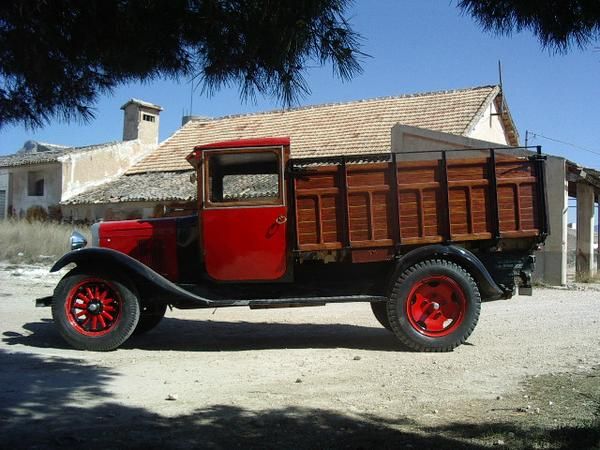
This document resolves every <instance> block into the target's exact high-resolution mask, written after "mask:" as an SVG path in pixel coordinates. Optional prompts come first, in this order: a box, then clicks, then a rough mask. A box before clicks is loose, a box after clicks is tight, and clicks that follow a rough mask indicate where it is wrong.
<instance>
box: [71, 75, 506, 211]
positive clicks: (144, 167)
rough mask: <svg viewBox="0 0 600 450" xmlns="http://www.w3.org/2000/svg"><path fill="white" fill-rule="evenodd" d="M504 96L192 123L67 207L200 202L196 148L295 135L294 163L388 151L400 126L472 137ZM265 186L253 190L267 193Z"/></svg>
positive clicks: (479, 91)
mask: <svg viewBox="0 0 600 450" xmlns="http://www.w3.org/2000/svg"><path fill="white" fill-rule="evenodd" d="M499 93H500V89H499V87H498V86H482V87H475V88H470V89H461V90H454V91H442V92H432V93H425V94H415V95H405V96H399V97H385V98H376V99H370V100H361V101H355V102H349V103H338V104H328V105H317V106H308V107H302V108H297V109H290V110H285V111H271V112H264V113H254V114H246V115H237V116H226V117H221V118H217V119H207V118H199V119H193V120H191V121H189V122H187V123H186V124H185V125H184V126H183V127H181V128H180V129H179V130H178V131H177V132H175V133H174V134H173V135H172V136H171V137H170V138H169V139H167V140H166V141H164V142H163V143H162V144H161V145H160V146H159V147H158V148H157V149H156V150H155V151H153V152H152V153H151V154H150V155H149V156H148V157H146V158H145V159H143V160H142V161H141V162H139V163H137V164H136V165H134V166H133V167H132V168H131V169H129V171H128V172H127V173H126V175H124V176H122V177H120V178H118V179H116V180H114V181H111V182H109V183H106V184H104V185H101V186H99V187H96V188H94V189H91V190H89V191H87V192H84V193H82V194H79V195H77V196H75V197H72V198H71V199H69V200H67V201H65V202H64V203H65V204H85V203H119V202H129V201H131V202H132V201H189V200H193V199H195V198H196V190H195V186H194V185H193V184H191V183H190V182H189V175H190V173H192V172H191V170H192V167H191V166H190V165H189V164H188V162H187V161H186V160H185V157H186V156H187V155H188V153H189V152H190V151H191V150H192V149H193V147H195V146H196V145H202V144H209V143H211V142H216V141H224V140H232V139H242V138H244V139H245V138H259V137H287V136H289V137H290V138H291V152H292V157H294V158H310V157H320V156H335V155H340V154H361V153H362V154H364V153H386V152H389V151H390V132H391V128H392V126H393V125H395V124H396V123H401V124H403V125H411V126H416V127H420V128H427V129H430V130H434V131H441V132H445V133H452V134H457V135H467V134H468V133H469V132H470V131H471V128H472V127H473V124H474V123H476V122H477V120H478V119H479V118H480V117H481V115H482V114H483V113H484V111H485V108H486V107H488V106H489V104H490V102H491V101H494V99H495V98H496V97H497V96H498V94H499ZM510 131H511V130H510V129H509V130H508V132H509V133H510ZM515 131H516V130H515ZM261 181H262V180H261ZM261 184H262V183H258V184H256V185H255V186H253V188H254V189H259V190H261V189H262V187H261ZM235 189H236V190H237V192H244V191H243V190H244V189H245V187H243V186H236V187H235ZM264 189H265V190H266V188H264Z"/></svg>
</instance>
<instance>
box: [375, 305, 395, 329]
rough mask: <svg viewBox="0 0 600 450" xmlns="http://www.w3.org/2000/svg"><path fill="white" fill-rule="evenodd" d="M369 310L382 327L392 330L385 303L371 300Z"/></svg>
mask: <svg viewBox="0 0 600 450" xmlns="http://www.w3.org/2000/svg"><path fill="white" fill-rule="evenodd" d="M371 310H372V311H373V315H374V316H375V318H376V319H377V321H378V322H379V323H380V324H381V325H383V327H384V328H386V329H388V330H390V331H394V330H393V329H392V326H391V325H390V319H389V318H388V312H387V304H385V303H383V302H371Z"/></svg>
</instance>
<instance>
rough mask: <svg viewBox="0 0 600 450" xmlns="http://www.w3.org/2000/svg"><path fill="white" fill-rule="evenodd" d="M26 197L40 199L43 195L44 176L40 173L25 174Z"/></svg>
mask: <svg viewBox="0 0 600 450" xmlns="http://www.w3.org/2000/svg"><path fill="white" fill-rule="evenodd" d="M27 195H29V196H30V197H42V196H43V195H44V175H43V173H42V172H28V173H27Z"/></svg>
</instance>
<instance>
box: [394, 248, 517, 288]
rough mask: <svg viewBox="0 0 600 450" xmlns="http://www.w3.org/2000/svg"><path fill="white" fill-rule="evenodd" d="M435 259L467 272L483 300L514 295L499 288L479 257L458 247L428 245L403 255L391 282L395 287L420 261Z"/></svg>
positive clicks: (399, 259)
mask: <svg viewBox="0 0 600 450" xmlns="http://www.w3.org/2000/svg"><path fill="white" fill-rule="evenodd" d="M434 258H441V259H446V260H448V261H452V262H454V263H456V264H458V265H460V266H461V267H463V268H464V269H465V270H467V271H468V272H469V273H470V274H471V276H473V278H474V279H475V281H476V282H477V285H478V286H479V290H480V293H481V298H482V299H483V300H498V299H500V298H507V297H510V295H511V294H512V293H509V292H505V291H504V290H502V289H501V288H500V287H499V286H498V284H497V283H496V282H495V281H494V279H493V278H492V276H491V275H490V273H489V272H488V270H487V269H486V268H485V266H484V265H483V263H482V262H481V261H480V260H479V258H477V256H475V255H474V254H473V253H471V252H470V251H469V250H467V249H464V248H462V247H458V246H456V245H442V244H434V245H427V246H425V247H419V248H416V249H414V250H411V251H410V252H408V253H406V254H405V255H401V256H400V257H399V258H398V261H397V263H396V267H395V269H394V273H393V275H392V278H391V280H390V282H391V284H392V285H393V283H394V282H395V281H396V280H397V279H398V277H399V276H400V274H402V273H403V272H404V271H405V270H406V269H408V268H409V267H411V266H413V265H415V264H417V263H418V262H420V261H424V260H427V259H434Z"/></svg>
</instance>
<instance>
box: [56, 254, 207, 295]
mask: <svg viewBox="0 0 600 450" xmlns="http://www.w3.org/2000/svg"><path fill="white" fill-rule="evenodd" d="M71 263H74V264H76V265H77V267H78V268H89V269H92V270H93V268H102V269H108V270H111V271H112V272H116V273H118V274H120V273H123V274H127V275H128V276H129V277H130V278H132V281H135V282H136V284H143V285H142V286H138V288H140V287H142V288H143V290H145V291H149V292H154V293H156V292H157V291H158V292H160V293H161V297H164V298H166V299H168V300H169V303H177V302H183V303H190V302H192V303H194V304H196V305H197V306H199V307H210V306H211V305H212V304H213V301H212V300H210V299H207V298H204V297H200V296H198V295H195V294H192V293H191V292H188V291H186V290H185V289H182V288H180V287H179V286H177V285H176V284H174V283H173V282H171V281H169V280H167V279H166V278H165V277H163V276H162V275H160V274H159V273H157V272H155V271H154V270H152V269H151V268H150V267H148V266H146V265H145V264H142V263H141V262H139V261H138V260H137V259H134V258H132V257H131V256H129V255H126V254H125V253H122V252H119V251H117V250H112V249H110V248H102V247H90V248H82V249H79V250H73V251H71V252H69V253H67V254H65V255H64V256H63V257H62V258H60V259H59V260H58V261H56V263H54V265H53V266H52V268H51V269H50V272H56V271H58V270H60V269H62V268H63V267H65V266H66V265H68V264H71Z"/></svg>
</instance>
